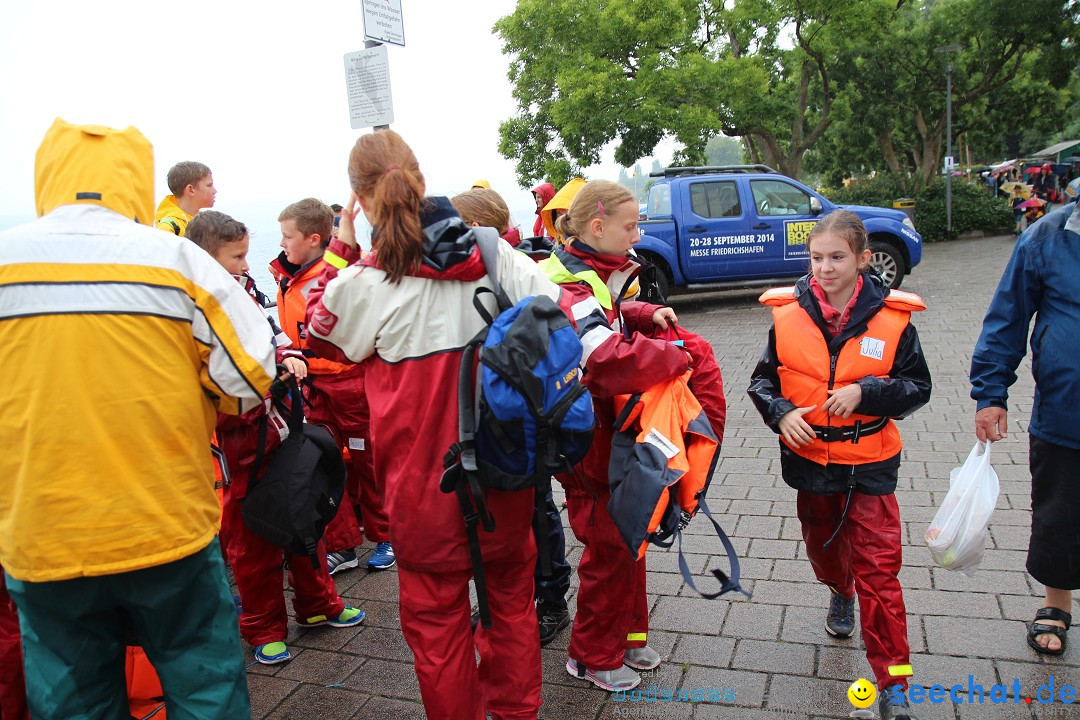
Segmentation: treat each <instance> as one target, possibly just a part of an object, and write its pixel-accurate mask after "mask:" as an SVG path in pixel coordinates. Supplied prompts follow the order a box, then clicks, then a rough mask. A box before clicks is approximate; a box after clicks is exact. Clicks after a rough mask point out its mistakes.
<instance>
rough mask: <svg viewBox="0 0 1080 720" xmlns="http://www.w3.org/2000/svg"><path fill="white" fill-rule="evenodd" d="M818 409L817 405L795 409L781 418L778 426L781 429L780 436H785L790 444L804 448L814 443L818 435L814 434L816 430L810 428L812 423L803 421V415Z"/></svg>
mask: <svg viewBox="0 0 1080 720" xmlns="http://www.w3.org/2000/svg"><path fill="white" fill-rule="evenodd" d="M816 407H817V405H811V406H810V407H801V408H795V409H794V410H791V411H790V412H788V413H787V414H786V415H784V417H782V418H780V422H779V423H777V425H779V427H780V434H781V435H783V436H784V439H785V440H787V441H788V443H790V444H791V445H798V446H799V447H802V446H803V445H809V444H810V443H812V442H813V441H814V438H816V437H817V433H815V432H814V428H812V427H810V423H808V422H806V421H805V420H803V415H805V414H806V413H808V412H810V411H811V410H813V409H814V408H816Z"/></svg>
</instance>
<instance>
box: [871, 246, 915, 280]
mask: <svg viewBox="0 0 1080 720" xmlns="http://www.w3.org/2000/svg"><path fill="white" fill-rule="evenodd" d="M870 266H871V267H872V268H874V269H875V270H877V272H878V274H879V275H881V279H882V280H884V281H885V285H886V286H888V287H889V288H898V287H900V283H902V282H903V281H904V274H905V273H906V272H907V264H906V263H905V262H904V256H903V254H901V252H900V251H899V250H897V249H896V247H894V246H893V245H891V244H890V243H888V242H885V241H883V240H875V241H873V242H871V243H870Z"/></svg>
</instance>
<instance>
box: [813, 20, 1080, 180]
mask: <svg viewBox="0 0 1080 720" xmlns="http://www.w3.org/2000/svg"><path fill="white" fill-rule="evenodd" d="M1078 17H1080V4H1078V3H1076V2H1074V1H1072V0H1028V1H1027V2H1025V3H1023V4H1020V5H1018V4H1017V3H1015V2H1014V1H1013V0H921V1H920V0H907V1H905V0H901V2H899V3H898V4H897V6H896V8H895V12H894V13H893V16H892V18H891V19H890V22H889V26H888V29H889V31H888V33H886V34H885V35H883V36H881V37H879V38H878V40H877V41H876V42H874V43H866V42H864V41H863V40H862V39H861V38H858V39H855V40H853V42H852V43H851V44H850V45H849V46H847V47H846V48H844V50H843V53H842V55H841V57H840V58H839V61H838V62H837V63H836V65H835V68H834V78H835V79H836V80H837V81H838V82H841V83H843V84H844V86H845V93H844V97H843V99H842V101H841V102H838V105H841V106H842V107H841V108H838V109H837V111H836V112H835V113H834V115H833V120H834V122H833V126H832V127H831V128H830V131H829V133H828V135H829V137H827V138H825V140H824V141H823V142H822V144H821V145H820V146H819V147H818V148H817V151H818V152H816V153H815V156H814V158H812V160H811V166H812V167H814V168H815V169H817V170H819V171H821V172H822V173H823V174H824V176H825V177H826V178H827V179H828V180H829V181H830V182H833V183H835V182H836V180H837V179H838V177H844V176H845V175H851V174H857V173H859V172H860V171H861V172H868V171H870V170H887V171H888V172H889V173H890V174H892V176H893V177H895V178H897V179H898V180H900V181H901V182H902V183H903V184H904V185H906V187H907V188H908V190H909V191H917V190H918V189H920V188H922V187H925V186H926V185H928V184H929V183H930V182H931V181H932V180H933V179H934V177H935V176H936V175H937V173H938V172H939V171H940V169H941V166H942V160H943V157H944V154H945V147H946V137H945V132H946V124H947V123H946V103H947V94H946V64H952V66H953V74H952V112H953V136H954V141H955V138H957V137H959V136H961V135H963V136H965V137H966V138H967V140H968V141H969V142H975V143H977V144H978V146H979V148H980V149H981V150H982V151H983V152H985V153H988V154H993V155H995V156H1000V155H1003V154H1004V153H1005V151H1007V150H1008V149H1009V142H1008V139H1007V138H1006V135H1007V134H1009V132H1010V130H1014V131H1016V134H1017V135H1019V134H1020V133H1023V132H1024V131H1031V130H1035V131H1036V133H1037V134H1038V135H1040V136H1042V135H1044V134H1045V133H1047V132H1048V131H1050V130H1051V129H1052V127H1053V125H1054V124H1055V123H1057V124H1059V125H1060V123H1061V121H1062V120H1063V119H1064V118H1063V117H1062V111H1063V110H1064V108H1065V104H1066V101H1067V93H1066V92H1064V91H1063V88H1064V87H1065V86H1066V85H1067V81H1068V77H1069V73H1070V71H1071V70H1072V69H1073V68H1075V66H1076V52H1077V47H1076V45H1075V43H1074V42H1073V41H1072V39H1071V38H1073V37H1075V35H1076V30H1077V27H1078V26H1077V21H1078ZM950 46H960V48H961V49H959V50H952V51H946V50H944V48H946V47H950ZM936 49H941V51H937V50H936ZM954 147H956V145H955V144H954ZM1013 149H1014V150H1016V151H1019V149H1020V148H1019V142H1016V141H1014V142H1013ZM1029 149H1034V148H1029Z"/></svg>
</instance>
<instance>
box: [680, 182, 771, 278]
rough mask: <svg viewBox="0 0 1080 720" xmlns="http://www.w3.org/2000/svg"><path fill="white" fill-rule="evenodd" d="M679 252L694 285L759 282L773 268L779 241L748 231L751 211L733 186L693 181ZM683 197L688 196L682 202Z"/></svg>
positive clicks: (734, 183)
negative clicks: (738, 280) (738, 281)
mask: <svg viewBox="0 0 1080 720" xmlns="http://www.w3.org/2000/svg"><path fill="white" fill-rule="evenodd" d="M684 187H685V188H686V190H685V191H684V192H688V193H689V199H690V202H689V203H687V206H686V207H685V209H684V218H685V219H684V222H683V225H682V227H681V228H680V230H681V236H680V242H679V252H680V256H681V258H680V259H681V260H682V263H683V267H684V268H686V269H687V275H688V280H690V281H691V282H707V281H712V280H727V279H733V278H744V277H747V278H751V277H760V276H763V275H766V274H768V267H769V266H770V265H771V264H774V263H775V259H771V258H770V254H775V253H776V249H775V248H774V247H773V246H775V245H776V242H775V241H771V240H770V238H769V237H768V235H769V234H768V233H764V234H762V233H760V232H759V231H756V230H752V229H751V228H750V224H751V223H750V219H751V218H752V217H753V209H752V208H747V207H745V204H744V203H743V202H742V200H741V198H740V196H739V187H738V184H737V182H736V181H735V180H734V179H731V180H706V179H703V180H690V181H688V182H687V183H686V184H685V185H684ZM684 197H685V196H684Z"/></svg>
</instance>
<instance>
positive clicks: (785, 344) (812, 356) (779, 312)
mask: <svg viewBox="0 0 1080 720" xmlns="http://www.w3.org/2000/svg"><path fill="white" fill-rule="evenodd" d="M760 299H761V302H762V303H763V304H765V305H769V306H771V307H772V308H773V325H774V328H775V335H776V355H777V359H778V360H779V362H780V367H779V368H778V374H779V376H780V391H781V393H782V394H783V395H784V397H786V398H787V399H788V400H790V401H791V402H792V403H794V404H795V405H796V406H797V407H809V406H811V405H816V406H817V407H816V408H814V409H813V410H811V411H810V412H808V413H806V414H805V415H803V419H804V420H805V421H806V422H807V423H809V424H810V425H813V426H817V427H818V428H829V427H840V428H843V429H844V430H845V432H846V433H851V432H852V430H853V429H854V428H855V427H862V426H863V425H868V424H869V425H871V426H872V427H873V426H875V425H877V424H879V423H881V422H883V423H884V426H883V427H881V429H880V430H878V431H876V432H873V433H872V434H867V435H861V436H859V437H858V438H852V439H844V440H837V441H834V442H826V441H825V440H823V439H822V437H821V435H822V432H823V431H822V430H820V429H819V430H818V434H819V437H817V438H815V439H814V440H813V441H812V442H811V443H810V444H809V445H806V446H803V447H799V446H795V445H791V444H790V443H788V442H787V440H784V439H783V436H781V441H782V442H784V444H786V445H787V446H788V447H789V448H791V450H792V451H794V452H795V453H797V454H799V455H800V456H802V457H804V458H806V459H807V460H810V461H812V462H815V463H818V464H819V465H828V464H830V463H834V464H838V465H862V464H865V463H870V462H877V461H880V460H885V459H887V458H891V457H893V456H895V455H896V454H897V453H899V452H900V450H901V448H902V447H903V442H902V441H901V439H900V431H899V430H898V429H897V427H896V423H894V422H893V421H892V420H891V419H889V418H879V417H875V416H871V415H860V414H858V413H852V415H851V416H850V417H848V418H838V417H833V416H831V415H828V414H827V413H826V412H825V411H824V410H822V406H823V405H824V403H825V401H826V400H827V399H828V397H829V394H828V391H829V390H830V389H834V390H839V389H840V388H842V387H845V386H847V385H850V384H851V383H854V382H858V381H859V380H860V379H862V378H864V377H867V376H869V375H872V376H874V377H878V378H887V377H889V372H890V371H891V370H892V366H893V360H894V359H895V357H896V349H897V346H898V345H899V342H900V336H901V335H902V334H903V332H904V328H906V327H907V326H908V322H909V320H910V318H911V313H912V312H916V311H919V310H924V309H926V303H924V302H923V300H922V298H920V297H919V296H918V295H915V294H914V293H907V292H901V291H898V290H892V291H890V293H889V295H888V296H887V297H886V298H885V305H884V307H882V308H881V309H880V310H878V312H877V313H876V314H875V315H874V316H873V317H872V318H870V320H869V322H868V324H867V327H866V330H865V332H863V333H862V334H861V335H859V336H858V337H853V338H851V339H849V340H848V341H847V342H845V343H844V346H843V347H842V348H841V350H840V353H839V354H838V355H837V356H836V358H835V364H834V363H833V361H834V359H833V358H832V357H831V356H830V354H829V347H828V344H827V342H826V339H825V336H824V335H823V334H822V332H821V328H819V327H818V326H817V325H816V324H815V323H814V321H813V319H811V317H810V316H809V315H808V314H807V313H806V311H805V310H804V309H803V308H802V307H801V306H800V305H799V304H798V303H796V301H795V292H794V288H790V287H788V288H775V289H773V290H768V291H766V292H765V293H764V294H763V295H762V296H761V298H760ZM830 370H831V373H830ZM830 375H831V376H830Z"/></svg>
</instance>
